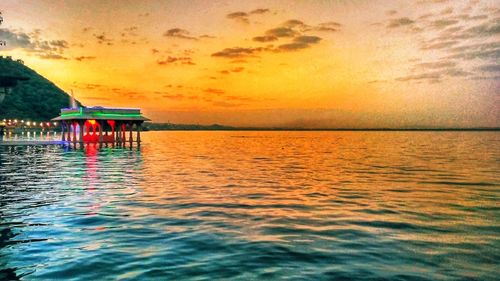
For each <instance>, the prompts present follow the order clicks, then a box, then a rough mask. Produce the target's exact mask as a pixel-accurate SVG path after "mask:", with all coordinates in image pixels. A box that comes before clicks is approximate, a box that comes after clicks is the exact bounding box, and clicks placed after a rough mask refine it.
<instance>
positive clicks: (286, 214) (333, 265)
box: [0, 131, 500, 280]
mask: <svg viewBox="0 0 500 281" xmlns="http://www.w3.org/2000/svg"><path fill="white" fill-rule="evenodd" d="M141 137H142V144H141V146H140V147H137V146H136V145H134V146H133V147H129V146H128V145H127V146H126V147H112V146H107V147H106V146H103V147H98V146H96V145H92V144H91V145H87V146H86V147H85V148H82V149H79V148H77V149H74V148H71V147H67V146H60V145H59V146H58V145H49V146H33V145H23V146H4V145H2V146H0V280H499V276H500V275H499V274H500V271H499V266H498V264H499V261H500V204H499V202H500V201H499V198H500V173H499V171H500V133H499V132H469V131H467V132H461V131H458V132H457V131H455V132H452V131H433V132H425V131H164V132H143V134H142V136H141ZM26 138H31V139H33V138H35V139H58V138H59V136H58V135H57V134H54V133H48V134H42V135H36V134H35V135H30V136H26V135H19V136H17V135H16V136H12V135H8V136H6V137H5V139H4V142H8V141H12V140H19V139H26Z"/></svg>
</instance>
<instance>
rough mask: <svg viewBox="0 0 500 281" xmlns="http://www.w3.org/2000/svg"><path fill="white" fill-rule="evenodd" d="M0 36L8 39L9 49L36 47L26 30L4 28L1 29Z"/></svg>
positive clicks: (7, 47)
mask: <svg viewBox="0 0 500 281" xmlns="http://www.w3.org/2000/svg"><path fill="white" fill-rule="evenodd" d="M0 38H2V40H5V41H7V46H6V49H7V50H9V49H16V48H33V47H34V44H33V43H32V42H31V38H30V36H29V35H28V34H26V33H24V32H16V31H13V30H9V29H4V28H2V29H0ZM4 50H5V49H4Z"/></svg>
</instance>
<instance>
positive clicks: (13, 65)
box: [0, 57, 70, 121]
mask: <svg viewBox="0 0 500 281" xmlns="http://www.w3.org/2000/svg"><path fill="white" fill-rule="evenodd" d="M0 76H23V77H27V78H29V80H27V81H20V82H18V84H17V86H15V87H14V88H13V89H12V91H11V92H10V93H8V94H7V95H6V96H5V99H4V100H3V102H1V103H0V119H4V118H6V119H14V118H17V119H30V120H33V121H45V120H50V119H52V118H54V117H56V116H58V115H59V112H60V109H61V108H63V107H68V105H69V101H70V97H69V95H68V94H67V93H65V92H64V91H63V90H61V89H60V88H59V87H57V86H56V85H55V84H54V83H52V82H50V81H49V80H47V79H46V78H44V77H43V76H41V75H40V74H38V73H36V72H35V71H34V70H32V69H31V68H29V67H27V66H25V65H24V64H23V62H22V61H15V60H12V59H10V58H6V57H0Z"/></svg>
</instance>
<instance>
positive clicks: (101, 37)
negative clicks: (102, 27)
mask: <svg viewBox="0 0 500 281" xmlns="http://www.w3.org/2000/svg"><path fill="white" fill-rule="evenodd" d="M93 36H94V37H95V38H96V39H97V43H98V44H106V45H109V46H110V45H113V39H111V38H108V37H106V34H105V33H104V32H103V33H101V34H93Z"/></svg>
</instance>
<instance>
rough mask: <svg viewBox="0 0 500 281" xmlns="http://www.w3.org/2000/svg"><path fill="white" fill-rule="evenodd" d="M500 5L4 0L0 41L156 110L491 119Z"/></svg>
mask: <svg viewBox="0 0 500 281" xmlns="http://www.w3.org/2000/svg"><path fill="white" fill-rule="evenodd" d="M498 6H499V5H498V1H476V0H468V1H451V0H450V1H447V0H416V1H389V0H387V1H367V0H366V1H363V0H357V1H356V0H351V1H349V0H337V1H320V0H317V1H312V0H311V1H306V0H303V1H102V0H85V1H83V0H81V1H62V0H59V1H48V0H47V1H41V0H40V1H16V0H2V2H1V3H0V10H1V11H2V15H3V18H4V22H3V24H2V25H1V26H0V40H6V41H7V47H0V54H2V55H11V56H13V57H15V58H21V59H23V60H24V61H25V63H26V65H28V66H29V67H31V68H33V69H35V70H36V71H37V72H39V73H40V74H42V75H44V76H45V77H47V78H49V79H50V80H51V81H53V82H54V83H56V84H57V85H58V86H59V87H61V88H62V89H64V90H65V91H67V92H69V91H70V90H73V91H74V93H75V96H76V98H77V99H79V100H80V101H81V102H82V103H83V104H85V105H104V106H123V107H141V108H142V109H143V111H144V112H145V114H146V115H147V116H148V117H150V118H152V119H153V120H154V121H156V122H167V121H169V122H174V123H200V124H212V123H219V124H226V125H243V126H295V127H296V126H305V127H313V128H317V127H358V128H359V127H414V126H425V127H475V126H496V127H498V126H500V122H499V119H500V118H499V114H498V112H499V98H498V96H499V95H498V93H499V87H498V86H499V81H500V78H499V77H500V76H499V72H500V66H499V65H498V60H499V56H500V41H499V32H500V9H499V8H498Z"/></svg>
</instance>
